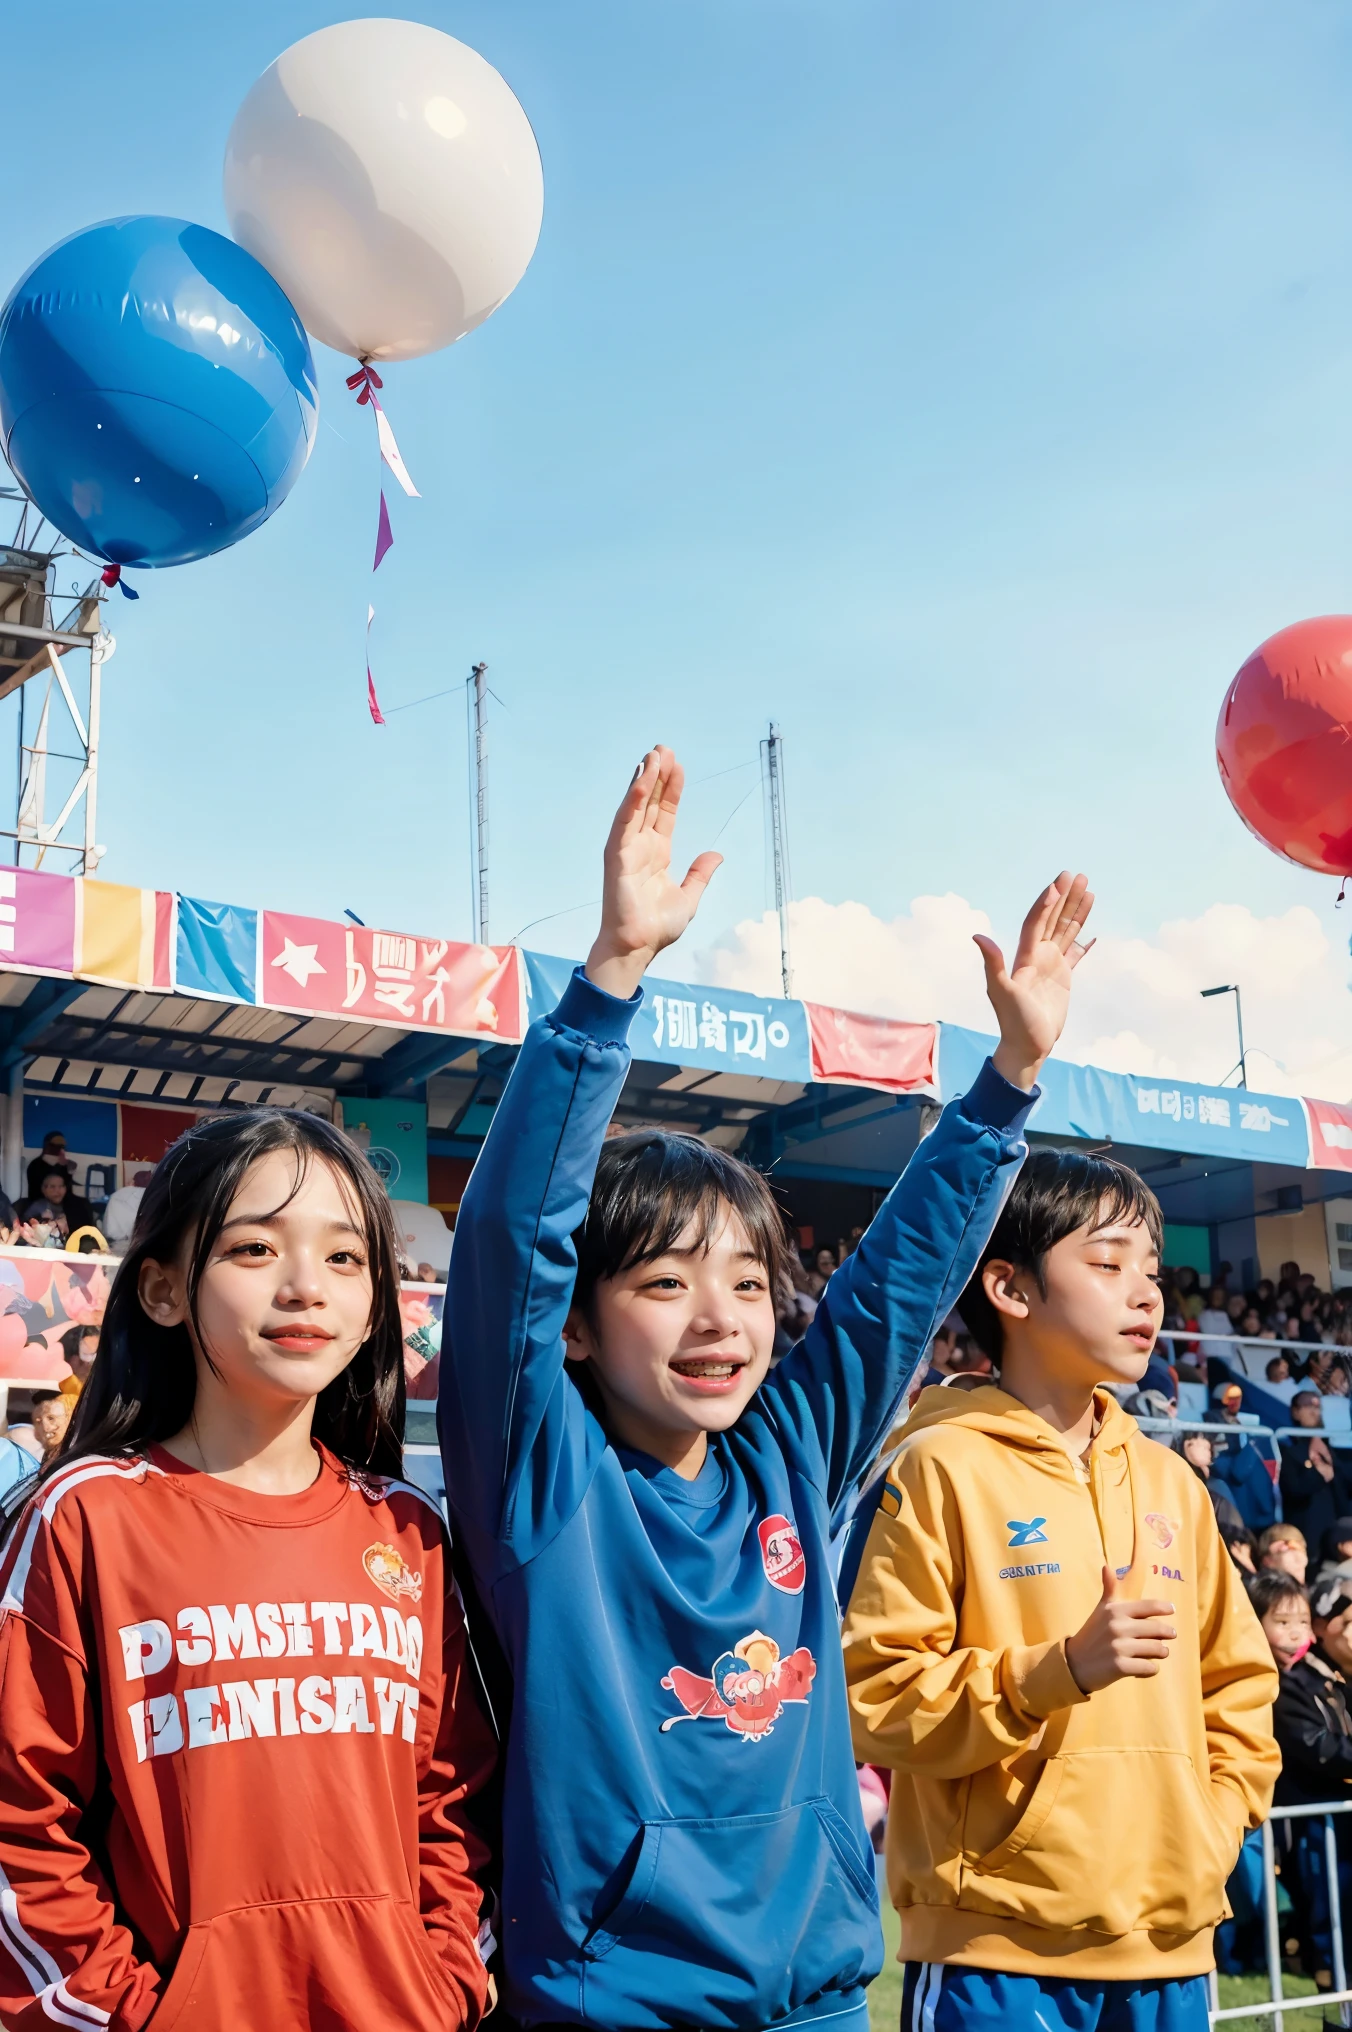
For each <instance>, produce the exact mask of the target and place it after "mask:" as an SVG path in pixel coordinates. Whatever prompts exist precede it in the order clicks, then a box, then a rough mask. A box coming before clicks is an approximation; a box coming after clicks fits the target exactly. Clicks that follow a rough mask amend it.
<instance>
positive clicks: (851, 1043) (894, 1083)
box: [803, 1002, 939, 1094]
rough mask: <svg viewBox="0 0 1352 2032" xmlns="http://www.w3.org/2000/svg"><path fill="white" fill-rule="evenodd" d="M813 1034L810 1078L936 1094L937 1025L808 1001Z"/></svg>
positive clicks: (895, 1091) (901, 1091)
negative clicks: (859, 1013)
mask: <svg viewBox="0 0 1352 2032" xmlns="http://www.w3.org/2000/svg"><path fill="white" fill-rule="evenodd" d="M803 1007H804V1008H805V1009H806V1010H807V1021H808V1029H809V1031H810V1032H811V1035H812V1077H813V1078H814V1079H819V1080H834V1081H836V1082H837V1083H840V1084H843V1085H846V1086H860V1087H880V1088H881V1089H882V1091H883V1092H884V1093H889V1094H917V1093H919V1094H924V1093H929V1094H932V1093H936V1092H937V1088H936V1085H935V1065H934V1060H935V1051H936V1047H937V1044H938V1037H939V1033H938V1030H937V1028H936V1027H935V1025H934V1024H933V1023H894V1022H893V1021H892V1020H891V1018H890V1017H887V1016H855V1015H852V1014H851V1012H850V1011H849V1010H848V1009H827V1008H825V1007H824V1006H823V1005H822V1004H821V1003H820V1002H805V1003H804V1004H803Z"/></svg>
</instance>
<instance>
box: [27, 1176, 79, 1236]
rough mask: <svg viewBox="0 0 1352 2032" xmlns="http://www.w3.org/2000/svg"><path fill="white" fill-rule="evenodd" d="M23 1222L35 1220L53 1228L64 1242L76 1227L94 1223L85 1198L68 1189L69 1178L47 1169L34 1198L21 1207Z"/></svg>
mask: <svg viewBox="0 0 1352 2032" xmlns="http://www.w3.org/2000/svg"><path fill="white" fill-rule="evenodd" d="M23 1219H24V1220H25V1221H30V1222H32V1221H36V1222H39V1223H43V1224H45V1225H46V1226H47V1227H48V1228H49V1229H54V1230H55V1231H56V1233H58V1234H59V1235H60V1236H61V1238H62V1241H63V1242H64V1241H67V1240H69V1238H70V1237H71V1235H73V1234H74V1233H75V1231H76V1229H77V1228H92V1227H94V1226H95V1225H96V1223H95V1220H94V1209H93V1207H91V1206H90V1204H89V1201H88V1200H87V1199H81V1198H80V1196H79V1194H78V1193H74V1192H72V1191H71V1187H70V1180H69V1179H68V1178H67V1176H66V1174H65V1172H64V1171H49V1172H48V1173H47V1176H46V1177H45V1178H44V1179H43V1181H42V1184H41V1186H40V1187H39V1189H38V1194H37V1197H36V1199H30V1200H29V1202H28V1204H27V1206H26V1207H25V1208H24V1210H23Z"/></svg>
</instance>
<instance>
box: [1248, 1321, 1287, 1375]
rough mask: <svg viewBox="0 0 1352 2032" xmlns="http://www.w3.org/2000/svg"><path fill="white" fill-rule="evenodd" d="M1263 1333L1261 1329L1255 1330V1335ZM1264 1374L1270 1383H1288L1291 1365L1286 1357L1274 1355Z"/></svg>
mask: <svg viewBox="0 0 1352 2032" xmlns="http://www.w3.org/2000/svg"><path fill="white" fill-rule="evenodd" d="M1261 1331H1262V1329H1261V1328H1260V1327H1255V1328H1254V1332H1255V1333H1260V1332H1261ZM1263 1374H1264V1376H1265V1377H1266V1378H1267V1380H1268V1382H1269V1383H1287V1382H1289V1381H1290V1380H1291V1364H1290V1363H1289V1362H1288V1361H1287V1359H1286V1356H1285V1355H1274V1356H1273V1357H1272V1360H1271V1361H1270V1362H1269V1363H1268V1365H1267V1367H1266V1368H1265V1369H1264V1371H1263Z"/></svg>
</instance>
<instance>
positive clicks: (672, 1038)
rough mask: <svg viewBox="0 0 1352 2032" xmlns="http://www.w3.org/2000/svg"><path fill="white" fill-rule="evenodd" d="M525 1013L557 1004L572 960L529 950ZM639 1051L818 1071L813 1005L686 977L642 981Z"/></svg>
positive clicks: (700, 1062)
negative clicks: (811, 1029) (702, 984)
mask: <svg viewBox="0 0 1352 2032" xmlns="http://www.w3.org/2000/svg"><path fill="white" fill-rule="evenodd" d="M524 958H525V962H526V999H527V1004H528V1008H527V1014H528V1016H529V1018H530V1020H531V1021H532V1022H534V1020H535V1018H536V1017H537V1016H544V1015H547V1014H548V1012H549V1011H550V1010H551V1009H552V1008H553V1007H554V1005H555V1003H556V1002H557V1001H558V999H559V997H560V996H561V995H562V993H563V991H564V989H565V988H566V987H567V985H568V978H569V976H570V975H571V973H572V971H573V962H572V961H571V960H561V959H556V958H555V957H554V955H553V954H552V953H530V952H528V953H526V954H525V955H524ZM629 1048H630V1050H631V1051H632V1052H633V1054H634V1057H635V1058H637V1059H642V1060H645V1061H647V1062H648V1063H649V1064H655V1065H679V1066H685V1067H687V1068H689V1069H690V1070H691V1071H695V1072H699V1071H704V1072H734V1073H753V1074H754V1075H755V1076H756V1077H757V1078H758V1079H773V1080H796V1081H801V1082H802V1083H804V1084H806V1083H807V1082H808V1081H809V1080H810V1079H811V1078H812V1047H811V1043H810V1041H809V1037H808V1027H807V1011H806V1010H805V1009H804V1007H803V1005H802V1003H801V1002H784V1001H781V1000H779V999H777V998H774V997H769V996H761V995H744V994H743V993H742V991H741V989H740V988H699V987H692V986H691V984H690V983H689V982H688V981H655V980H652V979H648V980H646V981H645V982H644V983H643V1007H642V1008H641V1009H640V1010H639V1012H638V1014H637V1016H635V1018H634V1022H633V1026H632V1028H631V1029H630V1032H629Z"/></svg>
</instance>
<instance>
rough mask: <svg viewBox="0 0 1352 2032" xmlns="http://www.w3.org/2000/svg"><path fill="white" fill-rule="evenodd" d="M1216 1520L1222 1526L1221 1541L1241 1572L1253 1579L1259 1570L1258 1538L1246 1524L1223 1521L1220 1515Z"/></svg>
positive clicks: (1247, 1577)
mask: <svg viewBox="0 0 1352 2032" xmlns="http://www.w3.org/2000/svg"><path fill="white" fill-rule="evenodd" d="M1216 1522H1217V1524H1218V1525H1219V1527H1220V1534H1221V1543H1222V1544H1223V1545H1224V1547H1225V1549H1226V1551H1227V1552H1228V1553H1229V1555H1230V1557H1231V1559H1233V1561H1234V1562H1235V1565H1236V1566H1237V1567H1238V1568H1239V1570H1240V1572H1241V1573H1242V1574H1243V1575H1244V1576H1245V1577H1246V1579H1249V1580H1252V1579H1253V1578H1254V1576H1255V1575H1256V1573H1257V1572H1258V1565H1257V1560H1258V1540H1257V1539H1256V1538H1255V1537H1254V1535H1253V1533H1252V1531H1250V1530H1249V1528H1248V1526H1247V1525H1246V1524H1226V1523H1222V1521H1221V1519H1220V1518H1219V1517H1218V1518H1217V1519H1216Z"/></svg>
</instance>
